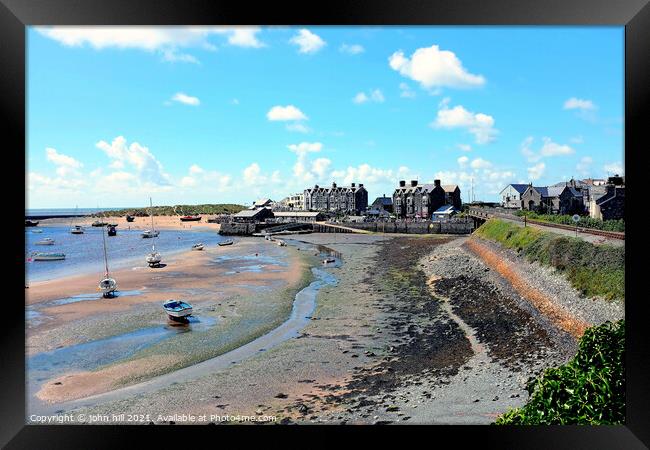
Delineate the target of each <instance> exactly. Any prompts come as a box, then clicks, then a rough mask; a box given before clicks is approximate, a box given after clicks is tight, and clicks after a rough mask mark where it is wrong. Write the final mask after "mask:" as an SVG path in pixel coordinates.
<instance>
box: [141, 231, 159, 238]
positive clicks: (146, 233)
mask: <svg viewBox="0 0 650 450" xmlns="http://www.w3.org/2000/svg"><path fill="white" fill-rule="evenodd" d="M159 234H160V231H157V230H144V231H143V232H142V237H143V238H155V237H158V235H159Z"/></svg>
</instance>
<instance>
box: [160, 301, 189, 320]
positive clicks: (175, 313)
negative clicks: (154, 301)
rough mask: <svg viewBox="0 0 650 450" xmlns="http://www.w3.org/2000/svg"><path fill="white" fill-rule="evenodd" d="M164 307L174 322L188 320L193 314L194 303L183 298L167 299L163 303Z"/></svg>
mask: <svg viewBox="0 0 650 450" xmlns="http://www.w3.org/2000/svg"><path fill="white" fill-rule="evenodd" d="M163 309H164V310H165V312H166V313H167V316H168V317H169V318H170V319H171V320H173V321H174V322H187V318H188V317H189V316H191V315H192V305H190V304H189V303H186V302H184V301H182V300H167V301H166V302H165V303H163Z"/></svg>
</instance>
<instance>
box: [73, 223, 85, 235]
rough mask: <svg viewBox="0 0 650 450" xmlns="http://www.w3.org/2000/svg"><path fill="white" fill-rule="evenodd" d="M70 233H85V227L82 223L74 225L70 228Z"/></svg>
mask: <svg viewBox="0 0 650 450" xmlns="http://www.w3.org/2000/svg"><path fill="white" fill-rule="evenodd" d="M70 233H72V234H84V229H83V227H82V226H81V225H75V226H74V227H72V228H70Z"/></svg>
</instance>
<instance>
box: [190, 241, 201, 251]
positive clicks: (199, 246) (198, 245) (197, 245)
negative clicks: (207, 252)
mask: <svg viewBox="0 0 650 450" xmlns="http://www.w3.org/2000/svg"><path fill="white" fill-rule="evenodd" d="M192 250H203V244H202V243H199V244H194V245H193V246H192Z"/></svg>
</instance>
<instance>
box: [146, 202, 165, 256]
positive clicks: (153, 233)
mask: <svg viewBox="0 0 650 450" xmlns="http://www.w3.org/2000/svg"><path fill="white" fill-rule="evenodd" d="M149 205H150V207H151V210H153V203H152V201H151V197H149ZM149 215H150V216H151V230H147V231H145V232H144V233H142V237H150V238H153V242H152V243H151V253H149V254H148V255H147V257H146V258H145V259H146V261H147V264H149V267H158V266H160V262H161V261H162V256H160V253H158V252H157V251H156V236H158V232H157V231H156V230H155V228H154V226H153V213H152V212H150V213H149ZM147 232H148V233H150V235H149V236H145V233H147Z"/></svg>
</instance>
